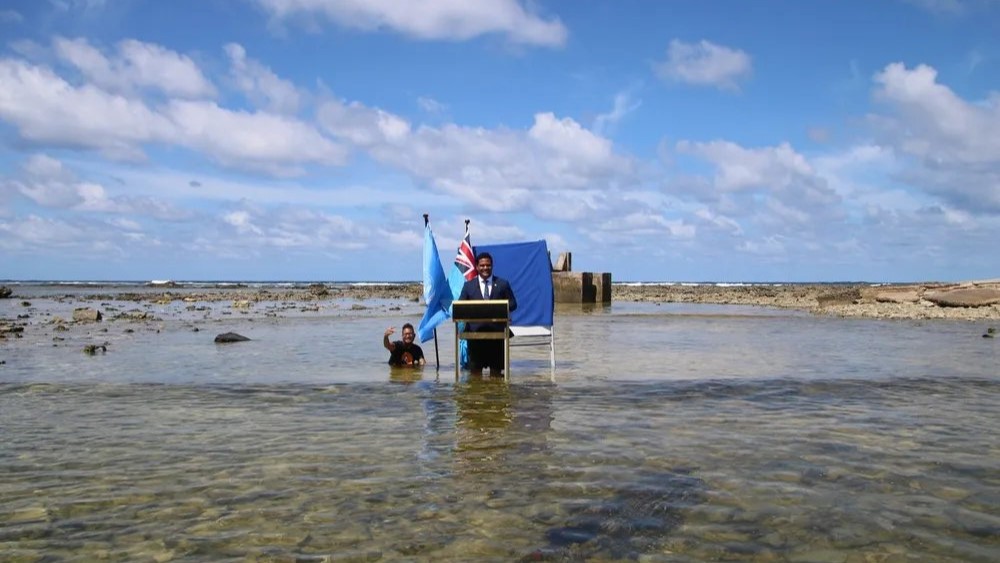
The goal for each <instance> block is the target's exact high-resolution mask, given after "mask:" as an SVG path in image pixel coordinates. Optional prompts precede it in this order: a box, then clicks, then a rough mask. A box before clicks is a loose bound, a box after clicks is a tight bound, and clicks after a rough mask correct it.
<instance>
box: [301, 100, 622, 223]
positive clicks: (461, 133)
mask: <svg viewBox="0 0 1000 563" xmlns="http://www.w3.org/2000/svg"><path fill="white" fill-rule="evenodd" d="M318 116H319V121H320V123H321V126H322V127H323V129H324V130H325V131H326V132H328V133H330V134H331V135H333V136H335V137H338V138H341V139H344V140H347V141H349V142H351V143H352V144H354V145H356V146H358V147H362V148H364V149H366V150H367V151H368V153H369V154H370V155H371V156H372V157H373V158H375V159H376V160H378V161H380V162H383V163H385V164H389V165H391V166H393V167H395V168H397V169H400V170H402V171H405V172H407V173H409V174H411V175H413V176H414V177H416V178H418V179H419V180H421V181H423V182H426V183H427V184H429V185H430V186H431V187H433V188H435V189H436V190H438V191H440V192H443V193H446V194H448V195H451V196H453V197H455V198H457V199H458V200H461V201H464V202H466V203H469V204H471V205H473V206H475V207H478V208H482V209H488V210H491V211H505V210H530V209H534V210H535V211H537V212H539V213H540V214H541V215H544V216H546V217H550V216H551V212H550V210H551V209H552V208H551V206H550V204H549V203H548V202H546V201H545V199H544V198H545V194H549V195H551V194H553V193H560V192H563V191H566V190H571V191H588V190H600V189H606V188H607V186H608V184H609V183H610V182H611V181H612V180H614V179H615V178H619V177H625V176H628V175H629V174H630V173H631V172H632V163H631V161H630V160H629V159H627V158H625V157H622V156H620V155H618V154H616V153H615V152H614V150H613V146H612V143H611V141H609V140H608V139H606V138H604V137H601V136H600V135H598V134H596V133H594V132H592V131H590V130H588V129H586V128H584V127H583V126H581V125H580V124H579V123H577V122H576V121H575V120H573V119H570V118H557V117H556V116H555V115H553V114H552V113H548V112H544V113H539V114H536V115H535V120H534V123H533V125H532V126H531V127H530V128H529V129H527V130H513V129H507V128H498V129H484V128H477V127H461V126H458V125H454V124H448V125H444V126H441V127H430V126H421V127H418V128H416V129H413V128H411V126H410V125H409V123H408V122H407V121H406V120H404V119H402V118H400V117H398V116H396V115H394V114H391V113H388V112H385V111H383V110H379V109H377V108H369V107H367V106H365V105H363V104H360V103H358V102H351V103H344V102H341V101H337V100H333V101H329V102H327V103H324V104H323V105H322V106H321V107H320V110H319V112H318ZM560 197H562V198H564V201H565V197H566V194H563V193H560ZM576 209H577V210H578V211H584V210H586V209H588V206H587V205H582V204H581V205H577V206H576ZM570 215H573V213H570Z"/></svg>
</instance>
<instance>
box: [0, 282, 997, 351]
mask: <svg viewBox="0 0 1000 563" xmlns="http://www.w3.org/2000/svg"><path fill="white" fill-rule="evenodd" d="M97 289H98V290H99V291H100V292H98V293H80V292H79V291H77V292H76V293H67V294H60V293H58V292H51V293H49V294H47V295H46V296H44V297H36V298H33V299H31V301H29V300H27V299H24V298H23V296H19V295H18V293H17V290H16V288H13V289H12V288H9V287H0V295H3V296H4V297H3V298H2V300H0V307H2V308H0V340H6V339H8V338H21V337H22V336H23V335H24V333H25V329H30V328H31V327H33V326H34V327H39V328H41V327H45V328H44V329H43V330H42V331H41V332H42V333H48V332H49V331H50V330H51V331H59V330H67V329H68V327H69V326H72V325H78V324H79V325H87V324H90V323H96V322H100V321H101V320H102V319H104V320H108V321H118V320H121V321H132V322H143V321H146V322H150V321H163V320H165V319H164V318H163V317H164V316H166V317H168V319H169V318H175V319H183V318H188V319H190V318H196V317H201V318H208V317H209V316H210V313H211V316H214V315H216V314H219V315H232V314H238V315H250V316H262V317H281V316H287V315H291V314H302V313H305V314H309V313H315V312H320V311H326V312H334V313H337V312H339V313H343V312H346V313H347V314H356V315H364V314H366V313H367V314H371V313H372V312H371V311H368V309H370V308H372V307H373V305H372V303H373V302H376V303H377V302H378V301H382V302H383V303H381V304H379V305H376V306H377V307H381V308H388V309H389V310H390V311H392V310H399V304H400V303H404V304H405V303H410V304H413V305H417V304H419V302H420V299H421V294H422V288H421V285H420V284H419V283H398V284H379V285H346V286H327V285H324V284H311V285H309V286H307V287H300V288H274V287H270V288H261V287H256V288H254V287H244V286H221V287H199V288H184V287H177V286H170V287H145V288H139V289H138V290H137V289H136V288H134V287H132V288H126V289H122V290H117V289H115V288H97ZM102 290H103V291H102ZM612 299H613V301H619V302H650V303H705V304H723V305H750V306H761V307H776V308H785V309H795V310H803V311H808V312H810V313H812V314H816V315H830V316H839V317H859V318H875V319H948V320H964V321H980V320H990V321H993V320H1000V280H985V281H970V282H963V283H950V284H945V283H925V284H907V285H899V284H896V285H873V284H860V283H859V284H808V283H791V284H748V285H728V286H727V285H689V284H623V283H619V284H615V285H614V286H613V289H612ZM4 305H6V306H4ZM210 310H211V311H210Z"/></svg>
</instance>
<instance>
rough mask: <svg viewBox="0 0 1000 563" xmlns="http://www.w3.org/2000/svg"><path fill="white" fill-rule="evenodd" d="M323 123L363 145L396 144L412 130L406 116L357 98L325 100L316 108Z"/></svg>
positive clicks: (341, 136)
mask: <svg viewBox="0 0 1000 563" xmlns="http://www.w3.org/2000/svg"><path fill="white" fill-rule="evenodd" d="M317 116H318V120H319V123H320V124H321V126H322V127H323V128H324V129H325V130H326V131H328V132H329V133H331V134H333V135H335V136H337V137H340V138H341V139H345V140H347V141H349V142H351V143H352V144H354V145H357V146H360V147H365V148H367V147H371V146H374V145H378V144H383V143H388V144H395V143H397V142H399V141H401V140H403V139H404V138H405V137H407V136H408V135H409V133H410V124H409V123H408V122H407V121H406V120H405V119H403V118H401V117H398V116H396V115H393V114H390V113H388V112H385V111H382V110H380V109H377V108H369V107H367V106H365V105H364V104H360V103H358V102H351V103H350V104H344V103H343V102H341V101H339V100H330V101H328V102H325V103H323V104H322V105H321V106H320V108H319V111H318V112H317Z"/></svg>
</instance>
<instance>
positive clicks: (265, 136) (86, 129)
mask: <svg viewBox="0 0 1000 563" xmlns="http://www.w3.org/2000/svg"><path fill="white" fill-rule="evenodd" d="M0 83H3V84H4V85H5V88H4V89H2V90H0V119H3V120H5V121H8V122H10V123H12V124H13V125H14V126H15V127H17V130H18V132H19V133H20V135H21V137H23V138H24V139H26V140H29V141H33V142H37V143H52V144H56V145H63V146H72V147H79V148H85V149H96V150H100V151H101V152H103V153H105V154H107V155H109V156H112V157H114V158H128V159H137V158H142V157H143V155H144V152H143V150H144V147H145V145H148V144H167V145H174V146H181V147H186V148H189V149H192V150H195V151H199V152H201V153H202V154H204V155H205V156H207V157H208V158H211V159H213V160H215V161H217V162H220V163H222V164H224V165H226V166H230V167H234V168H241V169H249V170H256V171H266V172H268V173H272V174H281V175H288V174H297V173H299V172H301V166H303V165H307V164H319V165H341V164H343V163H344V162H345V161H346V158H347V149H346V148H345V147H343V146H341V145H339V144H336V143H334V142H333V141H331V140H330V139H328V138H326V137H324V136H323V135H322V134H320V133H319V131H317V130H316V129H315V128H314V127H312V126H311V125H308V124H306V123H305V122H302V121H300V120H297V119H294V118H291V117H286V116H282V115H277V114H271V113H266V112H257V113H249V112H240V111H232V110H229V109H225V108H222V107H219V106H218V105H217V104H216V103H215V102H211V101H196V100H176V99H175V100H171V101H169V102H167V103H166V104H165V105H164V106H162V107H158V108H155V109H153V108H151V107H149V106H148V105H146V103H144V102H143V101H141V100H136V99H131V98H128V97H126V96H123V95H120V94H113V93H109V92H106V91H104V90H101V89H100V88H97V87H95V86H93V85H90V84H86V85H82V86H73V85H71V84H70V83H68V82H67V81H66V80H64V79H63V78H61V77H60V76H58V75H57V74H55V73H54V72H53V71H52V70H50V69H48V68H45V67H40V66H33V65H29V64H27V63H24V62H22V61H18V60H12V59H0Z"/></svg>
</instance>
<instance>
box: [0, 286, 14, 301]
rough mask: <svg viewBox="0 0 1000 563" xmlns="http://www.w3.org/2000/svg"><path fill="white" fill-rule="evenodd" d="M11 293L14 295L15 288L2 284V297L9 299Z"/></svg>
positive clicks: (0, 295) (0, 297)
mask: <svg viewBox="0 0 1000 563" xmlns="http://www.w3.org/2000/svg"><path fill="white" fill-rule="evenodd" d="M11 295H14V290H13V289H11V288H9V287H7V286H6V285H0V299H7V298H8V297H10V296H11Z"/></svg>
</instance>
